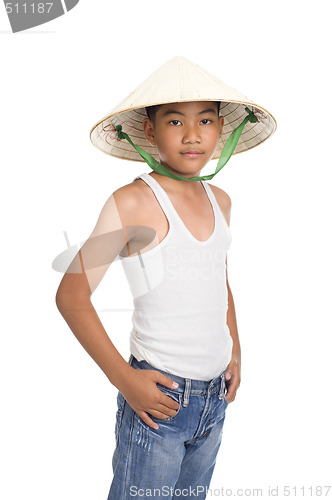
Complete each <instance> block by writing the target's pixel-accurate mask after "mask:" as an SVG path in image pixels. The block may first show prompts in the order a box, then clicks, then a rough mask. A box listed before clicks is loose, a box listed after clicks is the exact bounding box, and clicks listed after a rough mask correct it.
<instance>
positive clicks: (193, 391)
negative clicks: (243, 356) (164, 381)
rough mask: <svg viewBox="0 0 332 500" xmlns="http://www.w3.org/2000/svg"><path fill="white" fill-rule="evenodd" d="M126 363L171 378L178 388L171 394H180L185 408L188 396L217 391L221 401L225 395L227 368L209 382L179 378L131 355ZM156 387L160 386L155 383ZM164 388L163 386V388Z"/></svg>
mask: <svg viewBox="0 0 332 500" xmlns="http://www.w3.org/2000/svg"><path fill="white" fill-rule="evenodd" d="M128 363H129V364H130V365H131V366H132V367H133V368H136V369H141V370H157V371H158V372H160V373H163V374H164V375H166V376H167V377H169V378H171V379H172V380H174V382H177V383H178V384H179V387H177V388H176V389H173V388H172V389H171V388H169V390H171V391H172V392H177V393H181V394H183V395H184V401H183V403H184V406H187V404H188V403H189V396H190V395H192V396H204V395H206V394H207V393H209V394H210V395H211V394H214V393H215V392H217V391H218V397H219V399H222V398H223V397H224V396H225V394H226V380H225V374H226V371H227V368H225V370H224V371H223V372H222V373H221V374H220V375H218V377H215V378H213V379H211V380H197V379H190V378H184V377H179V376H178V375H174V374H172V373H169V372H166V371H164V370H160V369H159V368H155V367H154V366H152V365H150V364H149V363H148V362H147V361H145V360H142V361H138V360H137V359H136V358H135V356H133V354H131V355H130V358H129V361H128ZM157 385H160V384H159V383H157ZM164 387H165V386H164Z"/></svg>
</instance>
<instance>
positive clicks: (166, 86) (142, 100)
mask: <svg viewBox="0 0 332 500" xmlns="http://www.w3.org/2000/svg"><path fill="white" fill-rule="evenodd" d="M189 101H220V115H221V116H223V117H224V127H223V131H222V135H221V138H220V142H219V144H218V146H217V148H216V151H215V154H214V156H213V158H212V159H217V158H219V156H220V154H221V152H222V150H223V147H224V145H225V143H226V141H227V139H228V137H229V136H230V134H231V133H232V131H233V130H234V129H235V128H236V127H237V126H238V125H240V124H241V123H242V121H243V120H244V119H245V118H246V116H247V112H246V111H245V107H246V106H247V107H248V108H249V109H250V111H253V113H254V114H255V116H256V117H257V118H258V121H257V122H256V123H251V122H247V123H246V125H245V128H244V130H243V132H242V134H241V136H240V138H239V141H238V143H237V145H236V148H235V150H234V152H233V154H237V153H242V152H243V151H247V150H248V149H251V148H254V147H255V146H258V145H259V144H261V143H262V142H264V141H265V140H266V139H267V138H268V137H270V136H271V135H272V134H273V133H274V132H275V130H276V128H277V122H276V120H275V118H274V117H273V116H272V114H271V113H269V112H268V111H267V110H266V109H264V108H263V107H262V106H260V105H259V104H257V103H254V102H253V101H251V100H250V99H249V98H248V97H247V96H245V95H243V94H241V93H240V92H238V91H237V90H235V89H233V88H232V87H230V86H229V85H227V84H226V83H224V82H223V81H221V80H220V79H219V78H216V77H215V76H213V75H211V74H210V73H208V72H207V71H205V70H204V69H203V68H201V67H200V66H198V65H197V64H194V63H192V62H191V61H188V59H185V58H184V57H180V56H177V57H174V58H173V59H171V60H170V61H168V62H167V63H166V64H164V65H163V66H161V67H160V68H159V69H157V70H156V71H155V72H154V73H152V75H150V76H149V77H148V78H147V79H146V80H145V81H144V82H143V83H141V85H139V86H138V87H137V88H136V89H135V90H134V91H133V92H131V93H130V94H129V96H128V97H126V98H125V99H124V100H123V101H122V102H120V104H118V105H117V106H116V107H115V108H113V109H112V111H110V112H109V113H108V114H107V115H106V116H104V118H102V119H101V120H99V121H98V122H97V123H96V124H95V125H94V126H93V127H92V129H91V131H90V139H91V141H92V143H93V144H94V145H95V146H96V147H97V148H98V149H100V150H101V151H104V152H105V153H107V154H109V155H112V156H115V157H117V158H123V159H126V160H134V161H144V160H143V159H142V157H141V156H140V155H139V154H138V153H137V151H135V150H134V149H133V147H132V146H131V145H130V144H129V143H128V142H127V141H124V140H119V139H118V136H117V132H116V126H117V125H122V130H123V132H125V133H127V134H129V135H130V137H131V139H132V140H133V142H134V143H135V144H136V145H137V146H140V147H141V148H143V149H144V150H146V151H147V152H148V153H150V154H151V156H153V157H154V158H155V159H156V160H157V161H158V160H159V157H158V153H157V151H156V148H154V147H152V146H151V144H150V143H149V141H148V140H147V139H146V137H145V134H144V130H143V126H142V122H143V119H144V118H145V117H146V116H147V114H146V110H145V108H146V107H148V106H154V105H158V104H167V103H171V102H189Z"/></svg>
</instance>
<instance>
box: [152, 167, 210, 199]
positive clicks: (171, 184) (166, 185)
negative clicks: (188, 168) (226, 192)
mask: <svg viewBox="0 0 332 500" xmlns="http://www.w3.org/2000/svg"><path fill="white" fill-rule="evenodd" d="M174 173H177V172H174ZM148 175H150V177H153V178H154V179H155V180H156V181H157V182H158V183H159V184H160V185H161V187H162V188H163V189H164V190H165V191H166V192H175V193H177V194H179V195H185V196H189V197H190V196H197V194H199V193H200V192H201V189H202V186H201V182H199V181H195V182H186V181H181V180H178V179H172V178H171V177H167V176H166V175H162V174H158V173H157V172H155V171H152V172H151V173H150V174H148ZM181 175H184V174H182V173H181ZM193 175H197V176H198V175H200V173H199V172H198V173H195V174H191V175H189V176H188V177H192V176H193Z"/></svg>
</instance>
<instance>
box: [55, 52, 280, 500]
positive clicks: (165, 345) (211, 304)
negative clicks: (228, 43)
mask: <svg viewBox="0 0 332 500" xmlns="http://www.w3.org/2000/svg"><path fill="white" fill-rule="evenodd" d="M203 72H204V70H202V69H201V68H199V67H197V66H195V65H193V64H192V63H190V62H189V61H187V60H185V59H183V58H174V59H173V60H172V61H170V62H169V63H168V64H166V65H164V66H163V67H162V68H160V69H159V70H158V71H157V72H155V73H154V74H153V75H152V76H151V77H150V78H149V79H148V80H147V81H146V82H143V84H142V85H141V86H140V87H139V89H137V90H136V91H135V92H133V93H132V94H130V96H129V97H128V98H127V99H126V100H125V101H123V102H122V103H121V104H120V105H119V106H118V107H117V108H115V109H114V110H113V112H112V113H111V114H110V115H108V116H107V117H105V118H104V119H103V120H102V121H101V122H99V123H98V124H97V125H96V126H95V127H94V128H93V129H92V131H91V138H92V140H93V143H94V144H95V145H96V146H97V147H99V148H100V149H102V150H104V151H105V152H107V153H108V154H112V155H114V156H118V157H122V158H127V159H128V158H129V159H133V160H138V161H140V157H141V158H143V159H144V160H145V161H147V163H148V164H149V165H150V166H151V168H152V169H153V170H154V172H153V173H151V174H146V173H144V174H141V175H140V176H138V177H136V178H135V179H134V181H133V182H132V183H131V184H128V185H126V186H123V187H122V188H120V189H118V190H116V191H115V192H114V193H113V194H112V196H111V197H110V198H109V199H108V200H107V201H106V203H105V205H104V207H103V209H102V212H101V214H100V216H99V218H98V221H97V224H96V227H95V228H94V230H93V232H92V234H91V235H90V238H89V239H88V241H87V242H86V243H85V244H84V246H83V247H82V249H81V250H80V252H79V254H78V255H77V256H76V258H75V260H74V262H73V263H72V264H71V266H70V268H69V269H68V271H67V273H66V275H65V276H64V278H63V280H62V282H61V284H60V286H59V289H58V292H57V305H58V308H59V310H60V312H61V314H62V315H63V316H64V318H65V320H66V321H67V323H68V325H69V326H70V328H71V329H72V331H73V333H74V334H75V336H76V337H77V338H78V340H79V341H80V343H81V344H82V345H83V347H84V348H85V349H86V350H87V352H88V353H89V354H90V355H91V357H92V358H93V359H94V360H95V361H96V363H97V364H98V365H99V366H100V368H101V369H102V370H103V371H104V373H105V374H106V376H107V377H108V378H109V380H110V382H111V383H112V384H113V385H115V386H116V387H117V388H118V397H117V403H118V409H117V413H116V425H115V439H116V448H115V451H114V454H113V460H112V467H113V473H114V477H113V481H112V484H111V488H110V491H109V496H108V500H124V499H128V498H132V497H133V496H139V497H140V498H144V499H145V498H157V497H160V496H162V497H163V498H169V499H171V498H187V497H188V496H191V495H193V496H194V497H195V498H200V499H204V498H206V494H207V489H208V487H209V484H210V481H211V477H212V473H213V470H214V466H215V462H216V457H217V453H218V450H219V447H220V444H221V436H222V429H223V424H224V419H225V413H226V409H227V407H228V404H229V403H230V402H232V401H234V399H235V396H236V391H237V389H238V387H239V384H240V377H241V374H240V372H241V350H240V343H239V337H238V332H237V325H236V316H235V308H234V301H233V297H232V293H231V290H230V287H229V284H228V279H227V251H228V249H229V246H230V243H231V235H230V230H229V223H230V212H231V200H230V197H229V196H228V194H227V193H226V192H225V191H223V190H222V189H219V188H217V187H215V186H213V185H210V184H208V183H207V182H205V179H206V178H209V179H210V178H212V177H213V176H214V175H215V174H216V173H217V172H218V171H219V170H220V169H221V168H222V167H223V166H224V164H225V163H226V162H227V160H228V158H229V157H230V155H231V154H232V153H233V151H234V150H235V152H240V151H243V150H245V149H249V148H250V147H253V146H254V145H257V144H259V143H260V142H262V141H263V140H265V139H266V138H267V137H268V136H269V135H271V134H272V133H273V132H274V130H275V120H274V118H273V117H272V115H270V114H269V113H267V112H266V111H265V110H264V111H262V109H263V108H261V107H260V108H259V109H258V108H257V107H253V106H252V105H251V104H252V102H251V101H249V100H248V98H245V97H244V96H241V95H240V94H239V93H237V92H236V91H235V90H234V89H231V88H230V87H227V86H225V84H223V83H222V82H220V81H218V80H216V79H215V78H214V77H212V76H211V75H209V74H208V73H206V72H204V73H203ZM232 93H233V95H232ZM234 94H235V95H234ZM226 97H227V98H226ZM239 103H241V107H240V105H239ZM143 104H144V106H143ZM243 104H247V105H248V106H251V107H252V109H255V111H256V113H257V115H259V113H261V115H260V120H258V118H257V115H255V114H254V113H253V111H252V110H250V109H249V108H248V107H247V108H245V109H246V110H247V113H249V115H248V117H249V118H250V120H249V121H250V123H248V119H247V118H246V119H245V120H244V121H242V120H243V117H244V115H245V111H244V109H243ZM255 106H256V105H255ZM220 111H223V113H222V116H220ZM239 118H240V121H242V123H241V124H237V125H238V126H237V127H236V129H235V127H234V125H233V126H232V131H234V135H233V136H232V134H231V136H230V137H229V140H228V141H229V142H227V143H226V145H225V146H224V149H223V153H222V154H221V156H220V160H219V162H218V166H217V169H216V172H215V174H213V175H209V176H202V177H200V173H201V170H202V169H203V167H204V166H205V165H206V164H207V163H208V162H209V160H210V159H213V158H215V157H218V156H219V155H220V151H219V150H220V143H221V142H223V137H224V135H225V133H227V131H226V132H225V131H224V128H225V122H226V121H227V125H228V124H230V123H233V122H234V121H236V120H239ZM246 123H248V125H249V127H248V130H247V131H246V134H247V137H245V139H244V138H242V137H241V141H240V142H239V144H238V145H237V142H238V140H239V136H240V134H241V132H242V129H243V127H244V125H245V124H246ZM120 125H121V126H120ZM250 125H252V126H251V127H250ZM122 126H123V127H126V128H127V130H128V131H131V132H134V134H135V137H136V141H135V142H139V143H140V144H141V145H142V146H144V147H145V149H144V150H143V149H142V148H141V147H140V146H137V145H136V144H134V142H133V141H132V140H131V139H130V137H129V136H128V134H127V133H125V132H123V131H122ZM234 129H235V130H234ZM229 132H230V130H229V129H228V133H229ZM246 134H243V137H244V136H245V135H246ZM124 140H126V141H127V142H124ZM236 147H238V150H237V151H236ZM133 149H135V150H136V151H137V153H138V154H137V153H135V152H133ZM146 149H150V151H151V153H152V154H151V155H150V154H148V153H146V151H145V150H146ZM216 155H218V156H216ZM157 158H159V160H160V163H159V162H158V161H157ZM198 180H199V181H200V182H197V181H198ZM189 182H191V184H190V183H189ZM141 250H142V251H141ZM117 255H119V257H120V258H121V262H122V264H123V266H124V271H125V273H126V276H127V278H128V281H129V285H130V288H131V290H132V292H133V297H134V305H135V309H134V313H133V318H132V319H133V329H132V331H131V334H130V352H131V355H130V359H129V362H128V363H127V362H126V361H125V360H124V358H123V357H122V356H121V355H120V353H119V352H118V351H117V349H116V348H115V346H114V345H113V344H112V342H111V341H110V339H109V337H108V335H107V333H106V331H105V330H104V328H103V326H102V324H101V322H100V320H99V318H98V316H97V313H96V311H95V310H94V308H93V306H92V304H91V301H90V298H91V295H92V293H93V291H94V290H95V288H96V287H97V286H98V284H99V282H100V280H101V279H102V277H103V275H104V274H105V272H106V270H107V269H108V267H109V264H110V263H111V262H113V260H114V259H115V258H116V256H117ZM75 261H76V262H75ZM78 262H80V264H81V266H82V268H83V272H82V273H81V274H77V273H76V274H75V273H74V272H73V270H74V269H75V266H76V265H77V263H78ZM174 382H175V384H174ZM226 386H227V393H226Z"/></svg>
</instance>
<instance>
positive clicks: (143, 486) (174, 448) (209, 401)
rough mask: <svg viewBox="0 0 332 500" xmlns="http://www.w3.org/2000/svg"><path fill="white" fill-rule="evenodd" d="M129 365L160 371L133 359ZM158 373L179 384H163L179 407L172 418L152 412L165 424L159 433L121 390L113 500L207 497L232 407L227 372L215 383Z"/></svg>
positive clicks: (164, 390) (160, 426) (113, 460)
mask: <svg viewBox="0 0 332 500" xmlns="http://www.w3.org/2000/svg"><path fill="white" fill-rule="evenodd" d="M129 364H130V365H131V366H132V367H133V368H136V369H138V370H139V369H150V370H156V368H154V367H153V366H151V365H150V364H148V363H147V362H146V361H137V359H136V358H135V357H134V356H133V355H130V359H129ZM158 371H159V372H160V373H163V374H165V375H167V376H168V377H170V378H171V379H172V380H174V381H175V382H177V383H178V384H179V387H178V388H177V389H169V388H168V387H166V386H163V385H160V384H159V383H158V384H157V386H158V388H159V389H160V390H161V391H163V393H164V394H166V395H168V396H171V397H172V398H173V399H174V400H175V401H177V402H178V403H179V408H178V410H177V412H176V413H175V415H173V416H172V417H168V418H166V419H158V418H155V417H154V416H152V415H151V414H149V416H150V417H151V418H152V420H154V421H155V422H157V423H158V425H159V429H153V428H152V427H150V426H149V425H147V424H146V423H145V422H144V421H143V420H142V419H141V417H139V415H138V414H137V413H136V412H135V411H134V410H133V409H132V408H131V406H130V405H129V404H128V403H127V401H126V400H125V399H124V397H123V395H122V394H121V393H120V392H119V391H118V396H117V405H118V409H117V412H116V423H115V441H116V447H115V450H114V454H113V459H112V468H113V481H112V484H111V487H110V491H109V495H108V499H107V500H128V499H131V500H132V499H133V498H138V499H143V500H145V499H149V500H151V498H162V499H167V500H171V499H185V498H186V499H188V498H195V499H199V500H203V499H205V498H206V495H207V489H208V487H209V484H210V481H211V477H212V474H213V470H214V467H215V463H216V457H217V453H218V451H219V448H220V444H221V438H222V432H223V425H224V421H225V414H226V409H227V407H228V401H227V399H226V397H225V394H226V381H225V373H226V370H224V372H223V373H222V374H221V375H220V376H219V377H216V378H214V379H212V380H210V381H203V380H194V379H186V378H182V377H179V376H177V375H173V374H170V373H167V372H165V371H162V370H159V369H158ZM175 490H177V491H176V493H175Z"/></svg>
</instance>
